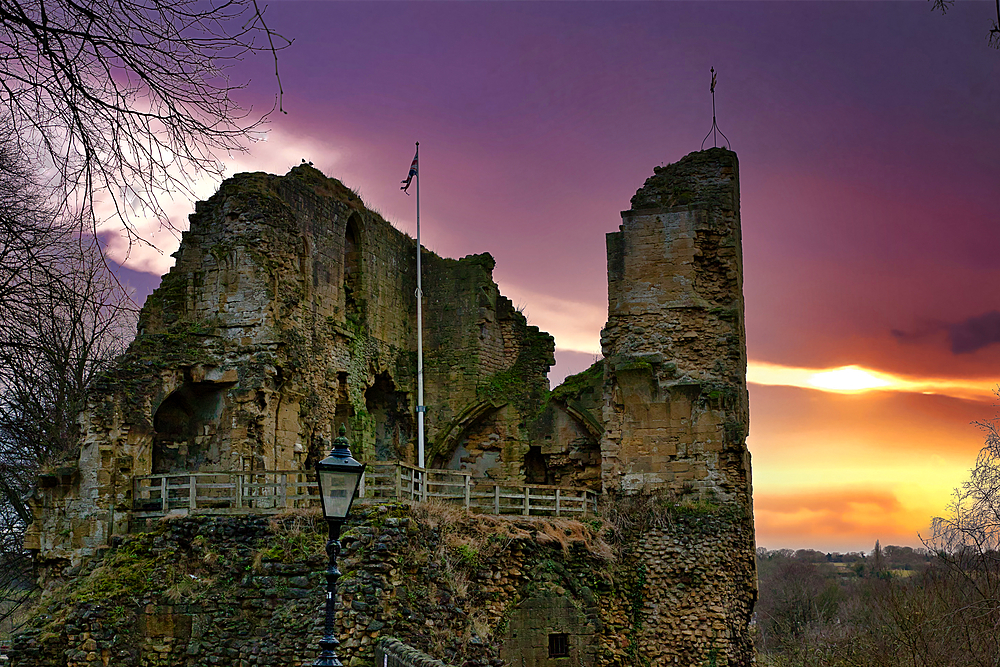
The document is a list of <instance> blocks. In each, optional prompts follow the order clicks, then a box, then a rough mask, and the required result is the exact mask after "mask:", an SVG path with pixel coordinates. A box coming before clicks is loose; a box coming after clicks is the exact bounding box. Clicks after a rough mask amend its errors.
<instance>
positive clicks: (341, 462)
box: [313, 424, 365, 667]
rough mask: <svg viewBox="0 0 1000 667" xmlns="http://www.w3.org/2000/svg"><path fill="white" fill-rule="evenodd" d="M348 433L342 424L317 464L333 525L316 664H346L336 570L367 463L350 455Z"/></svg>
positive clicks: (323, 666) (337, 666)
mask: <svg viewBox="0 0 1000 667" xmlns="http://www.w3.org/2000/svg"><path fill="white" fill-rule="evenodd" d="M346 433H347V429H345V428H344V425H343V424H341V425H340V435H339V436H337V438H336V439H335V440H334V441H333V451H332V452H330V455H329V456H327V457H326V458H325V459H323V460H322V461H320V462H319V463H317V464H316V476H317V478H318V480H319V495H320V498H322V499H323V516H324V517H325V518H326V522H327V525H328V526H329V528H330V539H329V540H327V543H326V553H327V555H328V556H329V557H330V565H329V566H328V567H327V568H326V624H325V626H324V628H323V639H321V640H320V642H319V647H320V649H321V650H320V654H319V657H318V658H316V662H314V663H313V667H343V664H342V663H341V662H340V660H339V659H338V658H337V653H336V648H337V646H339V645H340V642H339V641H337V637H336V636H335V635H334V633H335V631H336V628H335V627H334V621H335V619H334V611H335V609H334V607H335V605H336V594H337V579H340V570H338V569H337V556H339V555H340V527H341V526H342V525H344V519H346V518H347V513H348V512H349V511H350V510H351V503H352V502H353V501H354V493H355V492H356V491H357V489H358V484H359V483H360V482H361V475H362V473H364V471H365V464H364V463H358V462H357V461H355V460H354V457H352V456H351V448H350V443H348V442H347V438H346V437H345V434H346Z"/></svg>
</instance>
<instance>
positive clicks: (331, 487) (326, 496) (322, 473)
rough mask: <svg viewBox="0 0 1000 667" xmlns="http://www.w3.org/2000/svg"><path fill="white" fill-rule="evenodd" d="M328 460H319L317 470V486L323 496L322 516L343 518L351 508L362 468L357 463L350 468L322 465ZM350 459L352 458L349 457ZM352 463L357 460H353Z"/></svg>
mask: <svg viewBox="0 0 1000 667" xmlns="http://www.w3.org/2000/svg"><path fill="white" fill-rule="evenodd" d="M330 458H332V457H330ZM329 460H330V459H329V458H327V459H324V460H323V461H322V462H320V464H319V466H318V471H317V472H318V473H319V488H320V492H321V494H322V498H323V516H325V517H326V518H328V519H344V518H346V517H347V512H348V511H349V510H350V509H351V501H353V500H354V493H355V491H357V489H358V483H359V482H360V481H361V473H362V471H363V470H364V468H363V466H361V465H360V464H358V465H357V466H356V467H354V469H352V470H336V469H333V466H330V467H327V466H324V465H323V464H324V463H326V462H327V461H329ZM351 461H354V460H353V459H351ZM354 463H357V462H356V461H354ZM338 467H340V466H338ZM352 467H353V466H352Z"/></svg>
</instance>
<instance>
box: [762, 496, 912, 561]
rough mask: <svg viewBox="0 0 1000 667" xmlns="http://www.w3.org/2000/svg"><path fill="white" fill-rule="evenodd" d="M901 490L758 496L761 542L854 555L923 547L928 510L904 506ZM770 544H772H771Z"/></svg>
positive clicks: (907, 504)
mask: <svg viewBox="0 0 1000 667" xmlns="http://www.w3.org/2000/svg"><path fill="white" fill-rule="evenodd" d="M898 496H899V494H898V493H897V491H895V490H892V489H879V488H874V487H844V486H842V487H834V488H828V489H824V490H821V491H812V490H810V491H799V492H787V493H759V492H758V493H756V494H754V521H755V524H756V532H757V542H758V544H760V545H762V546H768V547H769V548H780V547H789V548H797V547H800V546H801V545H803V544H811V545H817V546H819V548H821V549H823V550H834V551H853V550H858V549H861V550H864V549H868V548H871V545H872V544H874V543H875V540H876V539H880V540H882V543H883V544H893V543H894V544H906V545H910V546H918V545H919V544H920V541H919V537H918V535H917V533H918V532H919V530H921V529H922V528H923V527H925V526H926V525H927V524H928V522H929V514H927V513H926V512H927V509H928V508H925V507H914V506H913V503H911V502H904V501H902V500H900V498H899V497H898ZM765 543H766V544H765Z"/></svg>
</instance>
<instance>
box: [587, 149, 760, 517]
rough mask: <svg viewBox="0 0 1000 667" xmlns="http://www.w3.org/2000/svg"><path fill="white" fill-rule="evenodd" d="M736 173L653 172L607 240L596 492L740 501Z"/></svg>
mask: <svg viewBox="0 0 1000 667" xmlns="http://www.w3.org/2000/svg"><path fill="white" fill-rule="evenodd" d="M738 170H739V165H738V162H737V160H736V154H735V153H732V152H730V151H727V150H725V149H711V150H708V151H702V152H700V153H693V154H691V155H689V156H687V157H686V158H684V159H683V160H681V161H679V162H677V163H676V164H671V165H667V166H665V167H657V168H656V169H655V170H654V174H653V176H652V177H650V178H649V179H648V180H647V181H646V183H645V185H643V187H642V188H641V189H639V191H638V192H637V193H636V195H635V196H634V197H633V198H632V208H631V209H629V210H628V211H624V212H622V224H621V227H620V228H619V231H617V232H612V233H610V234H608V237H607V243H608V323H607V325H606V327H605V329H604V331H603V332H602V338H601V343H602V346H603V351H604V356H605V359H606V368H607V370H606V384H605V395H606V404H605V407H604V415H603V416H604V422H605V426H606V429H605V435H604V438H603V440H602V442H601V449H602V455H603V457H604V466H603V472H604V486H605V488H615V489H616V488H621V489H623V490H625V491H643V490H649V489H655V488H669V489H672V490H674V491H675V492H683V491H686V490H691V489H697V490H700V491H711V492H713V493H716V494H719V495H720V496H723V497H726V498H737V499H739V500H741V501H742V502H744V503H748V502H749V496H750V461H749V453H748V451H747V447H746V435H747V433H748V431H749V419H750V416H749V415H750V409H749V400H748V395H747V387H746V363H747V360H746V333H745V330H744V314H743V310H744V309H743V259H742V249H741V232H740V211H739V171H738Z"/></svg>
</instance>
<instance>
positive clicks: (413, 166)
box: [399, 149, 420, 194]
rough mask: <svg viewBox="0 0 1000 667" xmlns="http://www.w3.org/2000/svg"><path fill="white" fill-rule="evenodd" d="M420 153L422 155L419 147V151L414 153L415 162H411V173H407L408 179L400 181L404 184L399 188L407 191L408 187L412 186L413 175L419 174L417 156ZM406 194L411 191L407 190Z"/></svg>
mask: <svg viewBox="0 0 1000 667" xmlns="http://www.w3.org/2000/svg"><path fill="white" fill-rule="evenodd" d="M418 155H420V149H417V152H416V153H414V154H413V162H412V163H410V173H409V174H407V175H406V179H405V180H402V181H400V183H402V184H403V186H402V187H401V188H399V189H400V190H402V191H403V192H406V189H407V188H408V187H410V181H412V180H413V177H414V176H416V175H417V156H418ZM406 194H410V193H409V192H406Z"/></svg>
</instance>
